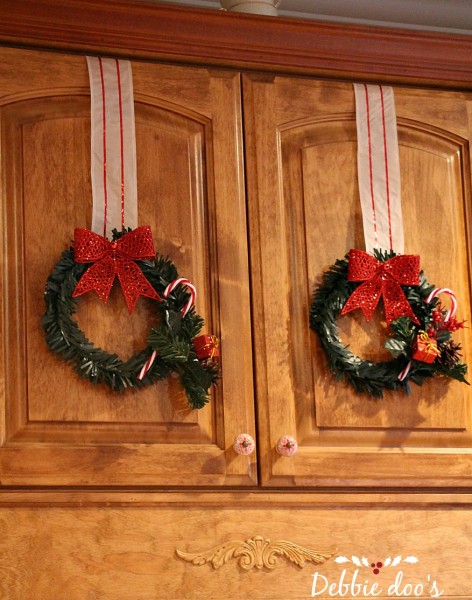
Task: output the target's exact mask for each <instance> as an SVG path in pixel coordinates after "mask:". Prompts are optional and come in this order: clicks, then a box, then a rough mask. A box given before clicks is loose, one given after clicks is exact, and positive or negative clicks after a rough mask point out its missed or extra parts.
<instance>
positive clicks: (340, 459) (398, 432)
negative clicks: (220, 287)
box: [243, 76, 472, 486]
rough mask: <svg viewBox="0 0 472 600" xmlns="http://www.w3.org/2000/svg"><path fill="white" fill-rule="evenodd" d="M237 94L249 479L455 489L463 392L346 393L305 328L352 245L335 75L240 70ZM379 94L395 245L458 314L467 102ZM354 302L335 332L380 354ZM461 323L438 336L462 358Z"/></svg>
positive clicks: (347, 133)
mask: <svg viewBox="0 0 472 600" xmlns="http://www.w3.org/2000/svg"><path fill="white" fill-rule="evenodd" d="M243 89H244V94H243V97H244V101H245V118H246V122H245V130H246V133H247V139H248V148H247V175H248V202H249V212H250V236H251V257H252V271H253V290H254V298H253V312H254V323H255V328H254V331H255V335H256V339H255V348H256V368H257V371H256V379H257V388H258V399H259V424H260V432H259V446H260V447H261V463H262V478H263V482H264V483H266V484H270V485H301V486H304V485H306V486H327V485H330V486H331V485H349V486H353V485H359V486H373V485H378V486H397V485H399V486H419V485H426V486H449V485H451V486H469V485H471V483H472V478H471V475H472V456H471V447H472V443H471V442H472V440H471V433H472V432H471V418H470V417H471V406H470V403H471V388H470V387H468V386H466V385H464V384H462V383H458V382H455V381H454V382H450V383H446V382H445V381H442V380H441V379H438V378H436V379H434V380H429V381H427V382H426V383H425V384H424V386H422V387H417V386H415V385H412V393H411V396H409V397H406V396H404V395H403V394H402V393H401V392H400V393H386V394H385V397H384V398H383V399H382V400H372V399H370V398H369V397H366V396H361V395H356V394H355V393H354V392H353V390H352V389H351V388H350V387H347V386H346V385H344V384H343V383H341V382H337V381H335V380H334V378H333V376H332V375H331V373H330V372H329V371H328V367H327V363H326V359H325V356H324V354H323V352H322V349H321V347H320V344H319V342H318V339H317V338H316V336H315V334H314V333H312V332H311V331H310V328H309V308H310V303H311V299H312V293H313V290H314V288H315V286H316V285H318V284H319V283H320V282H321V276H322V273H323V271H324V270H325V269H326V268H327V267H329V265H331V264H333V263H334V262H335V260H336V259H338V258H342V257H344V255H345V254H346V252H347V251H349V250H350V249H351V248H361V249H363V248H364V241H363V230H362V220H361V213H360V203H359V196H358V183H357V158H356V152H357V145H356V124H355V106H354V93H353V89H352V86H351V84H348V83H334V82H324V81H314V80H310V79H297V78H286V77H275V78H268V77H264V76H247V77H245V79H244V81H243ZM395 98H396V108H397V119H398V132H399V145H400V162H401V167H400V168H401V178H402V198H403V217H404V225H405V239H406V247H405V253H407V254H419V255H420V257H421V266H422V268H423V269H424V272H425V274H426V277H427V279H428V281H429V282H431V283H434V284H435V285H437V286H440V287H449V288H452V289H453V290H454V291H455V292H456V294H457V298H458V302H459V313H460V317H461V318H462V319H466V320H467V321H468V322H469V323H470V276H469V269H470V239H469V237H470V233H469V232H470V187H469V186H470V162H469V161H470V159H469V140H470V139H471V136H472V99H471V97H470V95H466V94H462V93H452V92H442V91H433V90H415V89H401V88H397V89H395ZM357 312H358V313H360V311H356V313H351V314H350V315H348V316H346V317H343V318H342V319H340V320H339V321H338V325H339V328H340V330H341V331H342V335H343V336H344V340H345V341H346V343H349V344H350V346H351V349H353V351H354V352H355V353H356V354H358V355H360V356H362V357H365V358H369V359H370V360H380V359H381V358H383V359H385V358H386V357H385V355H384V354H383V353H384V352H386V351H385V350H384V349H383V347H382V346H383V342H384V340H385V329H384V328H382V327H381V324H380V319H379V318H377V321H376V320H375V319H374V320H373V321H372V322H370V323H368V324H367V323H366V322H365V320H364V318H363V317H362V313H360V314H359V315H358V314H357ZM470 331H471V330H470V328H468V329H465V330H463V331H461V332H460V333H459V334H457V333H456V334H454V339H455V340H457V341H460V343H461V344H462V346H463V350H464V360H465V362H467V361H468V360H469V361H470V358H471V354H470V351H471V349H470V345H471V334H470ZM387 356H388V353H387ZM284 434H289V435H293V436H295V437H296V438H297V441H298V444H299V451H298V453H297V454H296V455H295V456H294V457H293V458H282V457H280V456H278V455H277V454H276V452H275V451H274V447H275V445H276V442H277V440H278V438H279V437H280V436H282V435H284Z"/></svg>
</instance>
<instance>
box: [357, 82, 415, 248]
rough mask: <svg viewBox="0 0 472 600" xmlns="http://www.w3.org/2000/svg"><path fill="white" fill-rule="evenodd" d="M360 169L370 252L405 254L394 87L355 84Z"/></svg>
mask: <svg viewBox="0 0 472 600" xmlns="http://www.w3.org/2000/svg"><path fill="white" fill-rule="evenodd" d="M354 92H355V97H356V124H357V169H358V179H359V194H360V199H361V207H362V219H363V224H364V238H365V246H366V251H367V252H372V250H373V249H374V248H381V249H386V250H394V251H395V252H396V253H397V254H403V251H404V235H403V218H402V207H401V190H400V160H399V153H398V135H397V120H396V114H395V98H394V94H393V89H392V88H391V87H385V86H379V85H366V84H363V83H355V84H354Z"/></svg>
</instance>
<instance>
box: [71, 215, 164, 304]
mask: <svg viewBox="0 0 472 600" xmlns="http://www.w3.org/2000/svg"><path fill="white" fill-rule="evenodd" d="M154 256H155V252H154V243H153V240H152V233H151V228H150V227H148V226H144V227H138V228H137V229H135V230H133V231H130V232H129V233H127V234H125V235H123V236H122V237H120V239H118V240H117V241H116V242H109V241H108V240H107V239H106V238H104V237H102V236H101V235H98V233H94V232H93V231H89V230H88V229H76V230H75V232H74V260H75V262H78V263H93V264H92V266H91V267H89V268H88V269H87V270H86V271H85V273H84V274H83V275H82V277H81V278H80V281H79V283H78V284H77V286H76V288H75V290H74V293H73V294H72V296H73V297H74V298H76V297H77V296H81V295H82V294H85V293H87V292H89V291H91V290H94V291H95V292H96V293H97V295H98V297H99V298H100V300H103V302H106V301H107V300H108V297H109V295H110V291H111V288H112V286H113V282H114V280H115V277H116V276H118V279H119V281H120V284H121V287H122V289H123V295H124V297H125V301H126V305H127V307H128V311H129V313H130V314H131V313H132V312H133V310H134V308H135V306H136V302H137V301H138V298H139V296H146V297H147V298H154V299H155V300H161V297H160V296H159V294H158V293H157V292H156V290H155V289H154V288H153V287H152V285H151V284H150V283H149V281H148V280H147V279H146V277H145V276H144V274H143V272H142V271H141V269H140V268H139V267H138V265H137V264H136V263H135V262H134V261H136V260H147V259H150V258H154Z"/></svg>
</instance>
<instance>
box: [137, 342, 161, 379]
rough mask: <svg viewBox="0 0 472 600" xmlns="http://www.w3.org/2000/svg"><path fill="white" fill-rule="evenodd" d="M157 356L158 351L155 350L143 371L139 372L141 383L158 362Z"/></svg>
mask: <svg viewBox="0 0 472 600" xmlns="http://www.w3.org/2000/svg"><path fill="white" fill-rule="evenodd" d="M156 356H157V351H156V350H153V352H152V354H151V356H150V357H149V358H148V359H147V361H146V362H145V363H144V365H143V368H142V369H141V371H139V375H138V379H139V380H140V381H142V379H144V376H145V375H146V373H147V372H148V371H149V369H150V368H151V367H152V365H153V363H154V361H155V360H156Z"/></svg>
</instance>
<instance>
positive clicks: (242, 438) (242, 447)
mask: <svg viewBox="0 0 472 600" xmlns="http://www.w3.org/2000/svg"><path fill="white" fill-rule="evenodd" d="M255 447H256V444H255V442H254V440H253V439H252V437H251V436H250V435H249V433H240V434H239V435H238V436H237V437H236V439H235V440H234V444H233V450H234V451H235V452H236V454H242V455H243V456H247V455H248V454H252V453H253V452H254V448H255Z"/></svg>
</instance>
